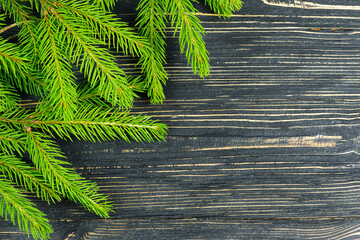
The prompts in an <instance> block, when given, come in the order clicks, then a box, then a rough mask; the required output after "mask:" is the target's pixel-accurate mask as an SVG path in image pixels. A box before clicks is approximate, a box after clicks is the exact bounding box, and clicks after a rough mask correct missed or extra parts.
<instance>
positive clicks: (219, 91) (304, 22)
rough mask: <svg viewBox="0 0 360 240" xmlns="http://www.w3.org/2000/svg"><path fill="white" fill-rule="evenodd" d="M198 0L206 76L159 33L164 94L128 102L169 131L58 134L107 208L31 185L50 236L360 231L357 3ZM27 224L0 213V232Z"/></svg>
mask: <svg viewBox="0 0 360 240" xmlns="http://www.w3.org/2000/svg"><path fill="white" fill-rule="evenodd" d="M121 2H122V4H124V3H125V5H126V6H127V8H125V9H120V8H119V12H121V16H122V17H123V19H125V20H129V21H132V20H133V19H134V18H135V15H134V14H133V13H134V7H135V6H136V2H134V1H128V0H126V1H121ZM310 3H311V4H312V5H311V4H310ZM119 4H120V3H119ZM119 6H120V5H119ZM197 6H200V9H201V13H199V17H200V18H201V20H202V21H203V24H204V27H205V29H206V31H207V32H208V34H207V35H206V37H205V40H206V43H207V48H208V50H209V52H210V60H211V65H212V71H211V76H210V77H207V78H205V79H201V78H199V77H197V76H193V74H192V70H191V67H189V66H186V59H185V57H184V56H182V55H179V50H178V45H177V44H178V42H177V39H176V38H173V37H171V33H169V37H168V39H167V47H168V54H167V61H168V64H167V66H166V69H167V70H168V72H169V79H170V80H169V82H168V84H167V86H166V88H165V89H166V96H167V100H166V101H165V102H164V104H163V105H156V106H153V105H150V104H149V103H148V101H147V100H139V101H137V102H136V104H135V108H134V111H135V112H137V113H144V114H149V115H153V116H154V117H155V118H158V119H160V121H162V122H164V123H166V124H168V126H169V129H170V131H169V136H168V137H167V139H166V142H162V143H151V144H148V143H131V144H129V143H124V142H120V141H113V142H104V143H89V142H78V141H75V142H73V143H69V142H61V141H59V143H60V145H61V147H62V150H63V151H64V152H65V153H66V155H67V156H68V157H69V159H68V160H69V161H70V162H72V163H73V165H74V167H75V168H76V169H77V171H78V172H79V173H81V174H82V175H83V176H85V177H87V178H89V179H92V180H94V181H96V182H98V183H99V185H100V186H101V191H102V192H103V193H105V194H109V195H110V196H111V200H112V201H113V202H114V205H115V208H114V210H115V213H113V214H112V217H111V219H109V220H102V219H99V218H97V217H96V216H94V215H91V214H89V213H87V212H86V211H85V210H83V209H82V208H81V207H80V206H78V205H76V204H73V203H71V202H68V201H65V202H62V203H59V204H56V205H55V206H47V205H46V204H45V203H42V202H40V201H38V200H36V199H35V198H34V197H32V200H34V201H35V202H36V203H37V204H38V205H39V207H40V208H41V209H42V210H43V211H44V212H46V213H47V214H48V217H49V218H50V219H51V223H52V224H53V225H54V228H55V232H54V235H53V238H54V239H359V238H360V237H359V234H360V233H359V232H360V231H359V221H360V219H359V217H360V201H359V193H360V181H359V167H360V156H359V153H360V150H359V142H360V135H359V132H360V131H359V130H360V122H359V119H360V113H359V112H360V111H359V110H360V98H359V97H360V88H359V87H358V85H359V83H360V81H359V75H360V61H359V56H360V41H359V36H360V28H359V26H360V17H359V14H358V13H359V12H358V10H359V9H358V8H359V7H360V5H359V3H357V2H356V1H352V0H351V1H335V0H313V1H310V0H309V1H307V2H306V1H292V0H286V1H285V0H279V1H274V0H271V1H270V0H251V1H245V6H244V9H243V10H242V11H240V12H238V13H237V14H236V15H235V16H234V17H233V18H231V19H229V20H221V19H219V18H218V17H217V16H216V15H214V14H211V13H210V11H209V9H207V8H206V7H204V6H203V5H202V4H199V5H197ZM311 6H312V7H311ZM117 57H118V59H119V64H120V65H121V66H124V68H125V69H126V71H127V72H129V73H136V72H137V71H138V70H136V69H135V70H134V69H132V68H130V67H129V65H128V64H129V63H132V62H134V60H132V59H130V58H129V57H128V56H121V55H119V54H117ZM24 236H25V235H23V234H22V233H19V231H18V230H17V228H16V227H13V226H12V225H11V224H10V223H8V222H4V221H2V222H1V225H0V239H24Z"/></svg>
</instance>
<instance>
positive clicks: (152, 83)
mask: <svg viewBox="0 0 360 240" xmlns="http://www.w3.org/2000/svg"><path fill="white" fill-rule="evenodd" d="M193 2H195V1H191V0H139V3H138V7H137V11H138V15H137V19H136V21H137V23H136V26H135V27H136V28H137V29H135V28H133V27H131V26H129V25H128V24H127V23H125V22H123V21H121V19H120V18H118V16H116V15H115V14H113V13H111V10H112V9H113V8H114V7H116V6H117V5H116V1H115V0H80V1H78V0H0V7H1V10H2V12H1V13H0V35H1V36H0V63H1V64H0V216H2V217H4V218H5V220H7V219H10V220H11V221H12V222H13V223H14V224H16V225H18V227H19V228H20V230H22V231H25V232H26V233H27V234H28V235H29V236H30V235H31V236H32V237H33V238H34V239H48V238H50V234H51V233H52V228H51V226H50V224H49V220H48V219H47V218H46V215H45V214H44V213H42V212H41V211H39V210H38V209H37V208H36V206H35V205H34V204H33V203H31V202H30V201H29V200H28V199H27V196H26V194H33V195H36V196H37V197H38V198H40V199H41V200H43V201H46V202H48V203H49V204H51V203H53V202H59V201H61V200H62V199H69V200H71V201H73V202H75V203H80V204H81V205H83V207H84V208H85V209H86V210H88V211H90V212H93V213H94V214H97V215H98V216H99V217H103V218H108V217H109V216H110V213H111V212H112V207H113V206H112V203H111V201H110V199H109V197H108V196H105V195H103V194H101V193H100V192H99V187H98V186H96V184H95V183H93V182H91V181H89V180H87V179H85V178H84V177H81V176H80V175H79V174H77V173H76V172H75V170H74V169H73V168H71V165H70V163H69V162H67V161H66V157H65V156H64V154H63V153H62V152H61V150H60V148H59V146H58V145H57V144H56V142H55V139H65V140H70V141H71V140H73V139H79V140H83V141H93V142H97V141H106V140H115V139H118V140H124V141H127V142H131V141H146V142H153V141H164V140H165V136H166V134H167V126H166V125H164V124H162V123H159V122H157V121H156V120H153V119H152V118H151V117H149V116H146V115H135V114H133V113H131V107H132V105H133V101H134V99H136V98H137V97H138V93H139V92H147V95H148V97H149V98H150V102H151V103H154V104H156V103H162V102H163V101H164V100H165V94H164V85H165V84H166V81H167V79H168V74H167V72H166V67H165V66H166V42H165V40H166V36H167V30H168V27H169V26H170V27H172V28H173V30H174V35H178V36H179V43H180V52H181V53H184V54H185V56H186V57H187V60H188V64H190V65H191V66H192V69H193V71H194V74H199V75H200V76H201V77H205V76H207V75H209V73H210V64H209V54H208V52H207V50H206V48H205V42H204V40H203V36H204V35H205V34H206V32H205V29H204V28H203V26H202V25H201V21H200V19H199V18H198V15H197V13H198V11H197V10H196V9H195V7H194V6H193V5H192V3H193ZM204 2H205V4H207V5H208V6H209V7H210V8H211V9H212V10H213V11H214V12H215V13H217V14H218V15H219V17H224V18H228V17H230V16H231V15H232V13H233V12H234V11H236V10H239V9H240V8H241V4H242V2H241V1H240V0H205V1H204ZM118 4H119V6H121V4H122V3H121V2H119V3H118ZM8 19H12V21H13V22H12V23H9V24H8V25H6V24H5V22H8ZM15 29H17V34H16V36H17V38H16V40H17V41H16V42H14V39H11V41H10V39H6V38H5V37H3V34H6V33H7V32H9V31H10V30H11V31H14V30H15ZM112 49H115V50H116V51H118V52H122V53H123V54H125V55H129V56H132V57H134V58H135V59H137V61H138V64H136V65H135V66H134V67H138V68H139V69H141V75H140V76H131V75H128V74H127V73H126V72H125V71H124V70H123V69H121V68H120V67H119V66H118V64H117V63H116V58H115V57H114V56H113V55H112V54H111V50H112ZM77 71H79V72H80V74H82V75H83V76H82V77H77V76H78V74H75V72H77ZM20 92H24V93H26V94H30V95H34V96H36V97H37V98H39V102H38V103H37V104H36V107H34V108H30V109H27V108H24V107H23V106H22V105H21V104H20V102H21V98H20ZM25 155H26V156H29V158H30V159H28V161H27V160H25V159H24V156H25Z"/></svg>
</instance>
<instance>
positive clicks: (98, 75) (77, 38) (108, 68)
mask: <svg viewBox="0 0 360 240" xmlns="http://www.w3.org/2000/svg"><path fill="white" fill-rule="evenodd" d="M53 12H54V13H55V16H56V17H57V18H58V19H59V22H61V23H62V24H63V26H64V27H65V29H66V30H67V32H68V34H67V36H66V47H67V51H68V53H69V55H70V56H72V58H73V59H74V62H75V63H76V66H79V65H80V72H83V73H85V76H87V78H88V81H89V82H90V83H91V87H92V88H96V90H97V91H98V92H99V93H100V96H101V97H103V98H104V99H105V100H107V101H108V102H110V103H111V104H112V105H113V106H116V105H120V106H121V107H125V108H129V107H131V106H132V102H133V99H134V96H136V95H135V94H134V93H133V91H132V90H131V89H130V87H129V83H128V82H129V80H128V79H129V77H128V76H126V74H125V72H124V71H123V70H122V69H120V68H119V67H118V66H117V64H116V62H115V59H114V57H113V55H111V54H110V53H109V51H108V50H106V49H104V48H101V47H98V45H102V44H103V43H104V42H102V41H100V40H96V39H93V38H90V37H88V36H87V35H86V34H83V33H82V32H85V33H86V32H87V31H88V32H90V30H87V31H86V29H84V25H83V24H81V22H80V23H79V22H77V19H76V18H74V17H73V16H68V15H66V14H65V13H62V12H60V10H59V12H55V11H53ZM90 42H91V43H92V44H89V43H90ZM81 57H82V61H81V63H80V58H81Z"/></svg>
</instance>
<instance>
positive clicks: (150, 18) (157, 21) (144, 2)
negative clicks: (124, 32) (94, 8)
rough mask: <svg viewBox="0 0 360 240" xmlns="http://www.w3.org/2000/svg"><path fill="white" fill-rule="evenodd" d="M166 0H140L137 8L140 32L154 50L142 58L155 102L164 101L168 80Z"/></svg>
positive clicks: (144, 71) (146, 81)
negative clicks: (166, 67) (166, 65)
mask: <svg viewBox="0 0 360 240" xmlns="http://www.w3.org/2000/svg"><path fill="white" fill-rule="evenodd" d="M164 2H165V1H158V0H140V2H139V4H138V7H137V10H138V11H139V12H138V16H137V26H138V27H139V34H140V35H142V36H144V37H146V38H147V39H148V41H149V42H150V46H151V47H152V50H149V53H147V54H145V55H143V56H142V57H141V59H140V63H141V64H142V66H141V69H142V72H143V74H144V75H145V84H146V85H145V87H146V88H147V89H148V97H150V101H151V102H152V103H154V104H156V103H162V102H163V100H164V99H165V95H164V92H163V86H162V84H164V85H165V83H166V80H167V78H168V77H167V73H166V71H165V69H164V64H165V63H166V61H165V45H166V44H165V41H164V38H165V31H166V24H165V22H166V16H165V6H164Z"/></svg>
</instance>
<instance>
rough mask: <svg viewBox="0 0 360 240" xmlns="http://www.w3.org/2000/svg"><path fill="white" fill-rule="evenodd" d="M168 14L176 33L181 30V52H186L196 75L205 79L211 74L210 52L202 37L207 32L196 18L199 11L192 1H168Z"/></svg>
mask: <svg viewBox="0 0 360 240" xmlns="http://www.w3.org/2000/svg"><path fill="white" fill-rule="evenodd" d="M168 1H169V3H168V4H169V5H168V12H169V14H170V21H171V26H172V27H175V32H174V35H175V34H176V32H177V31H178V30H179V41H180V51H181V53H184V52H185V49H186V52H185V53H186V54H185V55H186V57H187V59H188V64H190V63H191V66H192V69H193V71H194V74H196V73H197V72H198V73H199V75H200V77H205V76H207V75H209V73H210V64H209V56H208V51H207V50H206V48H205V42H204V40H203V39H202V35H205V33H206V32H205V30H204V28H203V26H202V25H201V23H200V20H199V19H198V18H197V17H196V15H195V13H196V12H197V10H196V9H195V8H194V6H193V5H192V3H191V1H190V0H168Z"/></svg>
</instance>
